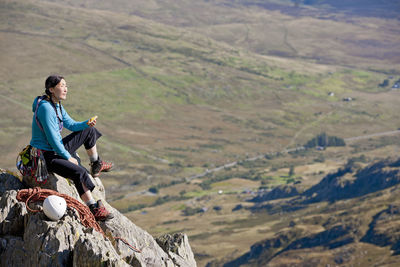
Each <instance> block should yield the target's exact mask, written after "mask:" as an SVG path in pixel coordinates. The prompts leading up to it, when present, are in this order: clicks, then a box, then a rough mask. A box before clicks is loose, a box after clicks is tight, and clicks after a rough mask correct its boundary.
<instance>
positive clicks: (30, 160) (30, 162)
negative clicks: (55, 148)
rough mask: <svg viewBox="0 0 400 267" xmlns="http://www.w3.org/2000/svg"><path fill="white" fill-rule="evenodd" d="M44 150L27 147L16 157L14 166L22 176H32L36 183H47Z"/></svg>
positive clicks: (47, 174)
mask: <svg viewBox="0 0 400 267" xmlns="http://www.w3.org/2000/svg"><path fill="white" fill-rule="evenodd" d="M43 153H44V150H41V149H38V148H35V147H32V146H31V145H27V146H26V147H25V148H24V149H23V150H22V151H21V152H20V153H19V154H18V156H17V159H16V165H17V169H18V170H19V172H20V173H21V174H22V176H32V177H33V178H35V181H36V183H38V184H44V183H46V181H47V177H48V176H49V172H48V171H47V166H46V160H45V159H44V155H43Z"/></svg>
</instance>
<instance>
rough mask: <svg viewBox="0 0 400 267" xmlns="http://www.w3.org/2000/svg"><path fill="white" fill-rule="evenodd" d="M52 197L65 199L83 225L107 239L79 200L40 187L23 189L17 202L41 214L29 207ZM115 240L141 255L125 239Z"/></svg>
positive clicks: (116, 238) (86, 207)
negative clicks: (31, 203) (30, 204)
mask: <svg viewBox="0 0 400 267" xmlns="http://www.w3.org/2000/svg"><path fill="white" fill-rule="evenodd" d="M50 195H56V196H59V197H62V198H64V199H65V201H66V202H67V206H68V207H69V208H73V209H75V210H76V211H77V212H78V213H79V219H80V221H81V223H82V224H83V225H84V226H86V227H88V228H90V227H91V228H93V229H95V230H96V231H98V232H100V233H101V234H102V235H103V236H104V237H107V236H106V234H105V233H104V231H103V229H101V227H100V225H99V224H98V223H97V221H96V219H95V218H94V215H93V214H92V212H91V211H90V209H89V207H88V206H86V205H85V204H83V203H81V202H79V201H78V200H77V199H75V198H73V197H70V196H68V195H65V194H61V193H59V192H57V191H54V190H50V189H43V188H40V187H35V188H28V189H21V190H19V191H18V193H17V200H18V201H21V202H25V205H26V208H27V209H28V210H29V211H30V212H40V211H41V210H34V209H31V208H30V207H29V205H28V204H29V202H30V201H32V202H38V201H44V200H45V199H46V198H47V197H48V196H50ZM113 238H114V239H115V240H118V239H119V240H121V241H122V242H124V243H125V244H126V245H128V246H129V247H130V248H131V249H132V250H133V251H135V252H138V253H141V251H140V250H139V249H137V248H135V247H134V246H132V245H130V244H129V243H128V242H127V241H126V240H125V239H123V238H121V237H113Z"/></svg>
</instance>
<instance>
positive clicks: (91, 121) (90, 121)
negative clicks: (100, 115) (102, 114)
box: [87, 116, 97, 127]
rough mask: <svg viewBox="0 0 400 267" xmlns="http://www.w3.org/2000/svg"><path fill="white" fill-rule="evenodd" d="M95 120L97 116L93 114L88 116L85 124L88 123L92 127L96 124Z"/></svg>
mask: <svg viewBox="0 0 400 267" xmlns="http://www.w3.org/2000/svg"><path fill="white" fill-rule="evenodd" d="M96 122H97V116H94V117H92V118H90V120H89V121H88V122H87V125H89V126H90V127H94V126H95V125H96Z"/></svg>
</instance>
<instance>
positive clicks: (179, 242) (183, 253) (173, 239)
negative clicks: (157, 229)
mask: <svg viewBox="0 0 400 267" xmlns="http://www.w3.org/2000/svg"><path fill="white" fill-rule="evenodd" d="M156 241H157V243H158V244H159V245H160V247H161V248H162V249H163V250H164V251H165V252H166V253H167V254H168V255H169V256H170V257H171V258H172V260H173V261H174V264H175V265H176V266H196V261H195V259H194V255H193V251H192V249H191V247H190V245H189V239H188V237H187V235H186V234H184V233H175V234H173V235H170V234H166V235H163V236H160V237H158V238H157V239H156Z"/></svg>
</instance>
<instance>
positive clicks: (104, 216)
mask: <svg viewBox="0 0 400 267" xmlns="http://www.w3.org/2000/svg"><path fill="white" fill-rule="evenodd" d="M89 208H90V211H91V212H92V213H93V215H94V218H95V219H96V221H107V220H109V219H112V218H114V215H113V214H112V213H110V212H109V211H108V210H107V209H106V207H105V206H104V204H103V202H101V200H98V201H97V203H96V204H93V205H90V207H89Z"/></svg>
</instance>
